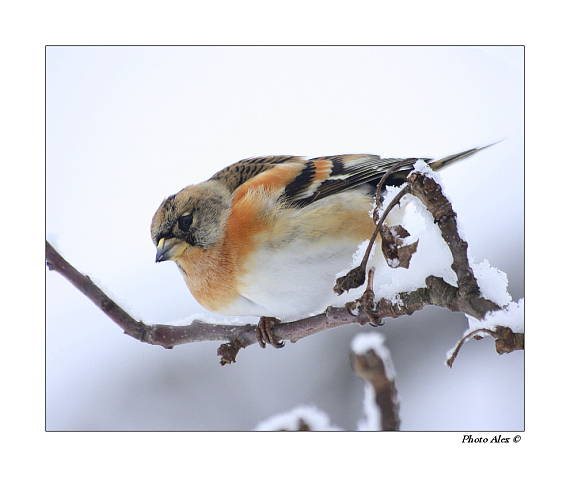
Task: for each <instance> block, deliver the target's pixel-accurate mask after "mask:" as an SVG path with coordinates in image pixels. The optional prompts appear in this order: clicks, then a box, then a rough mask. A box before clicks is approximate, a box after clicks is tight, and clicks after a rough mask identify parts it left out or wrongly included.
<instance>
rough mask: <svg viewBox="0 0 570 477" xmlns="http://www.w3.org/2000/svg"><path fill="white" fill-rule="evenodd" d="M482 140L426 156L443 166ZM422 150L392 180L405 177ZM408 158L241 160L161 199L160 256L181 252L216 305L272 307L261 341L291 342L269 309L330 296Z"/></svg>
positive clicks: (179, 260)
mask: <svg viewBox="0 0 570 477" xmlns="http://www.w3.org/2000/svg"><path fill="white" fill-rule="evenodd" d="M481 149H483V148H474V149H469V150H467V151H464V152H461V153H459V154H454V155H451V156H448V157H445V158H443V159H440V160H433V159H426V158H422V159H423V160H424V161H426V162H427V163H428V164H429V165H430V166H431V168H432V169H434V170H437V169H440V168H442V167H444V166H447V165H448V164H451V163H453V162H454V161H457V160H459V159H463V158H466V157H468V156H471V155H472V154H474V153H475V152H477V151H479V150H481ZM418 159H419V158H410V159H409V160H408V161H406V163H405V165H403V166H402V168H401V169H399V170H398V171H397V172H395V173H394V174H392V175H391V176H390V178H389V180H388V181H387V185H400V184H402V183H403V182H404V181H405V179H406V176H407V175H408V174H409V172H410V171H411V170H412V169H413V164H414V162H415V161H416V160H418ZM399 161H401V159H383V158H381V157H380V156H376V155H370V154H347V155H340V156H327V157H318V158H314V159H308V160H306V159H304V158H302V157H298V156H268V157H256V158H252V159H244V160H241V161H238V162H236V163H235V164H232V165H230V166H228V167H226V168H225V169H222V170H221V171H219V172H217V173H216V174H214V175H213V176H212V177H211V178H210V179H208V180H207V181H205V182H202V183H200V184H196V185H190V186H188V187H185V188H184V189H182V190H181V191H179V192H177V193H176V194H173V195H171V196H170V197H168V198H166V199H165V200H164V201H163V202H162V204H160V207H159V208H158V210H157V211H156V213H155V214H154V217H153V219H152V225H151V235H152V240H153V242H154V244H155V245H156V248H157V253H156V261H157V262H162V261H165V260H173V261H174V262H175V263H176V264H177V265H178V268H179V269H180V272H181V273H182V275H183V277H184V280H185V282H186V285H187V286H188V288H189V290H190V292H191V293H192V295H193V296H194V298H196V300H197V301H198V302H199V303H200V304H201V305H202V306H204V307H205V308H207V309H208V310H210V311H213V312H217V313H221V314H226V315H248V316H252V315H253V316H260V317H263V318H262V319H261V321H260V325H259V326H262V327H263V333H261V339H260V344H261V345H262V346H264V341H269V342H270V343H271V344H273V345H274V346H281V343H277V342H275V341H274V340H273V339H272V337H271V334H270V333H269V331H270V328H271V326H272V324H274V322H275V321H276V320H275V319H274V318H273V319H271V320H273V321H271V320H270V319H267V320H266V318H265V317H279V318H280V319H285V320H287V319H294V318H301V317H304V316H307V315H309V314H311V313H315V312H320V311H322V310H323V309H324V308H326V306H328V305H329V304H330V302H327V301H329V300H330V298H331V296H332V287H333V285H334V283H335V277H336V275H337V273H338V272H340V271H342V270H346V269H347V268H348V267H349V266H350V265H351V263H352V256H353V254H354V252H355V250H356V248H357V247H358V245H359V244H360V243H362V242H363V241H364V240H367V239H369V238H370V235H371V234H372V232H373V230H374V227H375V224H374V223H373V220H372V219H371V217H370V210H371V206H372V203H373V197H374V194H375V188H376V185H377V183H378V181H379V180H380V179H381V177H382V176H383V175H384V173H385V172H386V171H387V170H388V169H390V167H392V166H394V165H395V164H396V163H397V162H399ZM264 320H266V321H264ZM259 336H260V335H259V334H258V337H259Z"/></svg>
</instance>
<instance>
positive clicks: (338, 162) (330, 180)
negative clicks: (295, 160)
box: [282, 154, 417, 207]
mask: <svg viewBox="0 0 570 477" xmlns="http://www.w3.org/2000/svg"><path fill="white" fill-rule="evenodd" d="M415 161H417V158H410V159H405V160H404V162H403V163H402V167H401V168H399V169H398V171H406V173H405V174H404V175H402V173H401V172H400V173H399V174H398V173H397V172H396V173H395V176H394V177H395V178H396V177H397V178H398V180H397V181H396V183H401V182H402V178H405V176H406V175H407V171H409V170H410V169H411V166H412V164H413V163H414V162H415ZM399 162H402V159H383V158H381V157H380V156H376V155H371V154H345V155H340V156H327V157H317V158H315V159H310V160H308V161H305V165H304V167H303V169H302V170H301V171H300V172H299V174H297V176H296V177H295V178H294V179H293V180H292V181H290V182H289V183H288V184H287V186H286V187H285V189H284V191H283V196H282V199H283V200H284V201H285V202H286V203H287V204H289V205H290V206H292V207H303V206H305V205H307V204H310V203H312V202H314V201H316V200H319V199H322V198H324V197H327V196H329V195H333V194H337V193H339V192H342V191H345V190H348V189H353V188H355V187H358V186H360V185H363V184H366V183H374V182H377V181H378V180H379V179H380V178H381V177H382V176H383V175H384V174H385V173H386V171H387V170H388V169H390V168H391V167H392V166H394V165H396V164H397V163H399ZM399 176H402V178H400V177H399Z"/></svg>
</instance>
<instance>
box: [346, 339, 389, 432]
mask: <svg viewBox="0 0 570 477" xmlns="http://www.w3.org/2000/svg"><path fill="white" fill-rule="evenodd" d="M351 362H352V368H353V369H354V371H355V372H356V373H357V374H358V375H359V376H360V377H361V378H362V379H364V380H365V381H366V385H365V388H364V415H365V416H364V421H362V422H361V423H360V425H359V430H361V431H398V430H400V416H399V409H400V404H399V402H398V393H397V391H396V383H395V379H396V372H395V370H394V365H393V364H392V357H391V356H390V351H389V350H388V348H387V347H386V345H385V344H384V336H383V335H381V334H380V333H359V334H358V335H356V336H355V337H354V339H353V340H352V353H351Z"/></svg>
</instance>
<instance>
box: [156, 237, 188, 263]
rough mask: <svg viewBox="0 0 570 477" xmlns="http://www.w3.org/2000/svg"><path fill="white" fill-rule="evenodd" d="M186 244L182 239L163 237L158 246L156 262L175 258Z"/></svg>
mask: <svg viewBox="0 0 570 477" xmlns="http://www.w3.org/2000/svg"><path fill="white" fill-rule="evenodd" d="M185 249H186V245H185V244H184V242H182V241H181V240H178V239H175V238H170V239H166V240H165V239H164V238H161V239H160V240H159V241H158V245H157V246H156V262H164V261H166V260H174V259H175V258H177V257H178V256H179V255H180V254H181V253H182V252H183V251H184V250H185Z"/></svg>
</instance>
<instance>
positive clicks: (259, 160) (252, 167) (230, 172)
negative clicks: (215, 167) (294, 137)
mask: <svg viewBox="0 0 570 477" xmlns="http://www.w3.org/2000/svg"><path fill="white" fill-rule="evenodd" d="M286 163H289V164H301V165H302V164H304V163H305V161H304V160H303V158H302V157H299V156H264V157H253V158H250V159H243V160H241V161H238V162H236V163H234V164H232V165H230V166H228V167H226V168H224V169H222V170H221V171H219V172H217V173H216V174H214V175H213V176H212V177H211V178H210V180H217V181H219V182H222V183H223V184H225V185H226V186H227V188H228V189H229V191H230V192H234V191H235V190H236V189H237V188H239V187H240V186H241V185H243V184H245V183H246V182H248V181H249V180H250V179H253V178H255V177H257V176H259V175H261V174H263V173H264V172H267V171H270V170H271V169H273V168H274V167H275V166H277V165H279V164H286Z"/></svg>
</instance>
